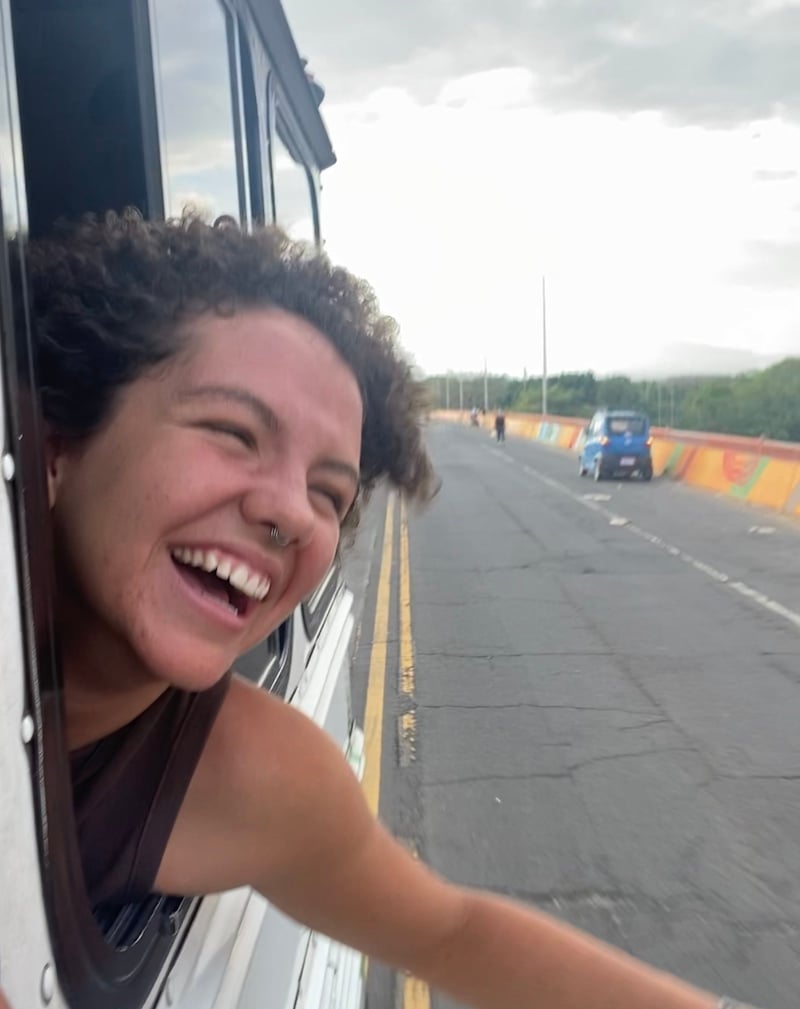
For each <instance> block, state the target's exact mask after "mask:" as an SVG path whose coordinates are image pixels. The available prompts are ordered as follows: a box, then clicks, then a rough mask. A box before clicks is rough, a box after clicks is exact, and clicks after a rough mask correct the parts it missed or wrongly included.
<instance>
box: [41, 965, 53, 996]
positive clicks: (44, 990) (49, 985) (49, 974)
mask: <svg viewBox="0 0 800 1009" xmlns="http://www.w3.org/2000/svg"><path fill="white" fill-rule="evenodd" d="M39 991H40V994H41V996H42V1002H44V1004H45V1005H48V1003H49V1002H50V1001H51V1000H52V998H53V995H54V994H55V978H54V975H53V967H52V964H49V963H46V964H45V965H44V970H43V971H42V983H41V985H40V988H39Z"/></svg>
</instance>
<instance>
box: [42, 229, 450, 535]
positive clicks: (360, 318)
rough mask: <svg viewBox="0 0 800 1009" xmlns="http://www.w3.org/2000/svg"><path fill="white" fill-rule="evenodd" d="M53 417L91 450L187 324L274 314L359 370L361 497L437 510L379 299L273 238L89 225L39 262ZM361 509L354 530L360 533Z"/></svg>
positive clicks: (45, 379) (317, 257)
mask: <svg viewBox="0 0 800 1009" xmlns="http://www.w3.org/2000/svg"><path fill="white" fill-rule="evenodd" d="M28 269H29V279H30V283H31V290H32V301H33V315H34V322H35V344H36V355H37V369H38V377H39V383H40V390H41V393H40V394H41V403H42V411H43V414H44V417H45V420H46V422H47V424H48V425H49V427H50V429H51V430H52V431H55V432H57V433H58V434H59V435H61V436H63V437H67V438H76V439H82V438H88V437H90V436H91V435H92V433H93V432H95V431H97V429H98V428H99V427H101V426H102V424H103V422H104V421H105V420H106V418H107V417H108V416H109V414H110V412H111V410H112V409H113V407H114V403H115V399H116V396H117V393H118V392H119V391H120V390H121V389H122V388H123V387H124V386H126V385H128V384H129V383H130V382H133V381H135V380H136V379H137V378H139V377H140V376H141V375H143V374H144V373H145V372H146V371H148V370H149V369H151V368H153V367H155V366H156V365H158V364H160V363H162V362H164V361H166V360H168V359H169V358H170V357H172V356H174V355H175V354H176V353H178V352H179V351H180V350H181V349H182V347H183V345H184V341H185V339H187V337H186V336H184V335H183V332H182V324H183V323H185V322H186V321H187V320H188V319H191V318H193V317H196V316H198V315H201V314H203V313H207V312H215V313H217V314H219V315H223V316H227V315H232V314H233V313H235V312H237V311H240V310H245V309H251V308H262V307H263V308H269V307H277V308H281V309H283V310H285V311H287V312H292V313H293V314H295V315H298V316H301V317H302V318H303V319H305V320H306V321H308V322H309V323H311V325H312V326H314V327H315V328H316V329H318V330H319V331H320V332H321V333H322V334H323V335H324V336H325V337H326V338H327V339H328V340H330V342H331V343H332V344H333V346H334V347H335V348H336V350H337V351H338V353H339V354H340V355H341V357H342V359H343V360H344V361H345V362H346V363H347V365H348V366H349V367H350V368H351V369H352V371H353V373H354V374H355V376H356V379H357V382H358V385H359V387H360V390H361V396H362V399H363V403H364V421H363V429H362V434H361V473H360V494H359V498H360V499H361V500H364V498H365V497H366V496H368V494H369V492H370V491H371V490H372V488H373V487H374V486H375V484H376V483H377V482H378V481H379V480H380V479H381V478H382V477H388V479H389V481H390V482H391V483H392V484H394V485H395V486H396V487H397V488H398V489H400V490H401V491H402V492H403V493H404V494H406V495H407V496H408V497H409V498H410V499H415V500H418V501H427V500H430V498H432V497H433V495H434V493H435V491H436V480H435V477H434V472H433V467H432V465H431V461H430V458H429V456H428V453H427V451H426V449H425V446H424V443H423V438H422V429H421V426H422V418H423V414H424V411H425V406H426V404H425V396H424V391H423V386H422V383H420V382H418V381H417V380H415V378H414V377H413V375H412V372H411V368H410V366H409V364H408V363H407V362H406V361H405V360H404V359H403V357H402V356H401V354H400V353H399V350H398V344H397V324H396V323H395V321H394V319H392V318H390V317H389V316H386V315H382V314H381V313H380V310H379V307H378V303H377V299H376V296H375V293H374V292H373V290H372V288H371V287H370V286H369V285H368V284H367V283H366V282H364V281H363V280H359V279H357V278H356V277H354V276H352V274H350V273H348V272H347V271H346V270H344V269H342V268H341V267H337V266H334V265H333V264H332V263H331V262H330V260H329V259H328V257H327V256H326V255H325V254H323V253H321V252H319V251H318V250H317V249H315V248H314V247H312V246H309V245H307V244H305V243H300V242H293V241H292V240H290V239H289V238H288V237H287V235H286V234H285V233H284V232H283V231H281V230H280V229H279V228H276V227H266V228H259V229H257V230H255V231H253V232H250V233H248V232H245V231H243V230H241V229H240V228H239V227H238V225H236V223H235V222H232V221H230V220H229V219H226V220H224V221H218V222H217V223H216V225H209V224H207V223H206V222H204V221H203V220H202V219H201V218H200V217H198V216H197V215H194V214H185V215H184V216H183V217H181V218H178V219H174V220H169V221H145V220H143V219H142V217H141V216H140V215H139V214H138V213H137V212H135V211H130V212H126V213H123V214H121V215H117V214H113V213H109V214H107V215H106V216H105V217H104V218H103V219H97V218H95V217H92V216H88V217H86V218H85V219H84V220H82V221H81V222H80V223H79V224H77V225H71V226H64V227H62V228H60V229H59V231H58V232H57V233H56V234H55V236H54V237H51V238H48V239H45V240H43V241H40V242H35V243H33V244H32V245H31V247H30V249H29V250H28ZM357 517H358V509H356V510H355V511H354V512H353V514H352V515H351V516H350V517H349V520H348V525H350V526H354V525H355V524H356V522H357Z"/></svg>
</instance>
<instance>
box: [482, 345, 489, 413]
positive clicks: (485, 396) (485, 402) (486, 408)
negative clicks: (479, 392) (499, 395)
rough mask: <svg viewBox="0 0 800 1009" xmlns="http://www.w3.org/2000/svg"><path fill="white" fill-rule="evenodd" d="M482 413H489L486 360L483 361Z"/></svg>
mask: <svg viewBox="0 0 800 1009" xmlns="http://www.w3.org/2000/svg"><path fill="white" fill-rule="evenodd" d="M483 412H484V413H488V412H489V372H488V370H487V365H486V358H484V359H483Z"/></svg>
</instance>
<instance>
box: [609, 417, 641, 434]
mask: <svg viewBox="0 0 800 1009" xmlns="http://www.w3.org/2000/svg"><path fill="white" fill-rule="evenodd" d="M608 429H609V431H610V433H611V434H644V429H645V422H644V417H609V419H608Z"/></svg>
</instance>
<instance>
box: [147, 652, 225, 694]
mask: <svg viewBox="0 0 800 1009" xmlns="http://www.w3.org/2000/svg"><path fill="white" fill-rule="evenodd" d="M148 652H149V654H143V655H142V656H141V657H142V659H143V660H144V664H145V665H146V667H147V668H148V669H149V670H150V673H151V675H152V676H153V677H154V678H155V679H157V680H160V681H161V682H163V683H166V684H168V685H169V686H171V687H177V688H178V689H180V690H188V691H190V692H192V693H194V692H196V691H201V690H208V689H209V688H211V687H213V686H214V684H215V683H218V682H219V681H220V680H221V679H222V677H223V676H224V675H225V673H227V671H228V670H229V669H230V668H231V666H232V665H233V663H234V662H235V661H236V655H228V654H227V652H226V653H224V654H223V653H221V652H220V650H219V649H215V648H210V647H209V646H208V645H204V644H198V643H196V642H195V643H194V644H193V645H192V646H191V647H188V648H187V647H185V646H184V647H182V648H179V647H175V648H170V649H156V650H148Z"/></svg>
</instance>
